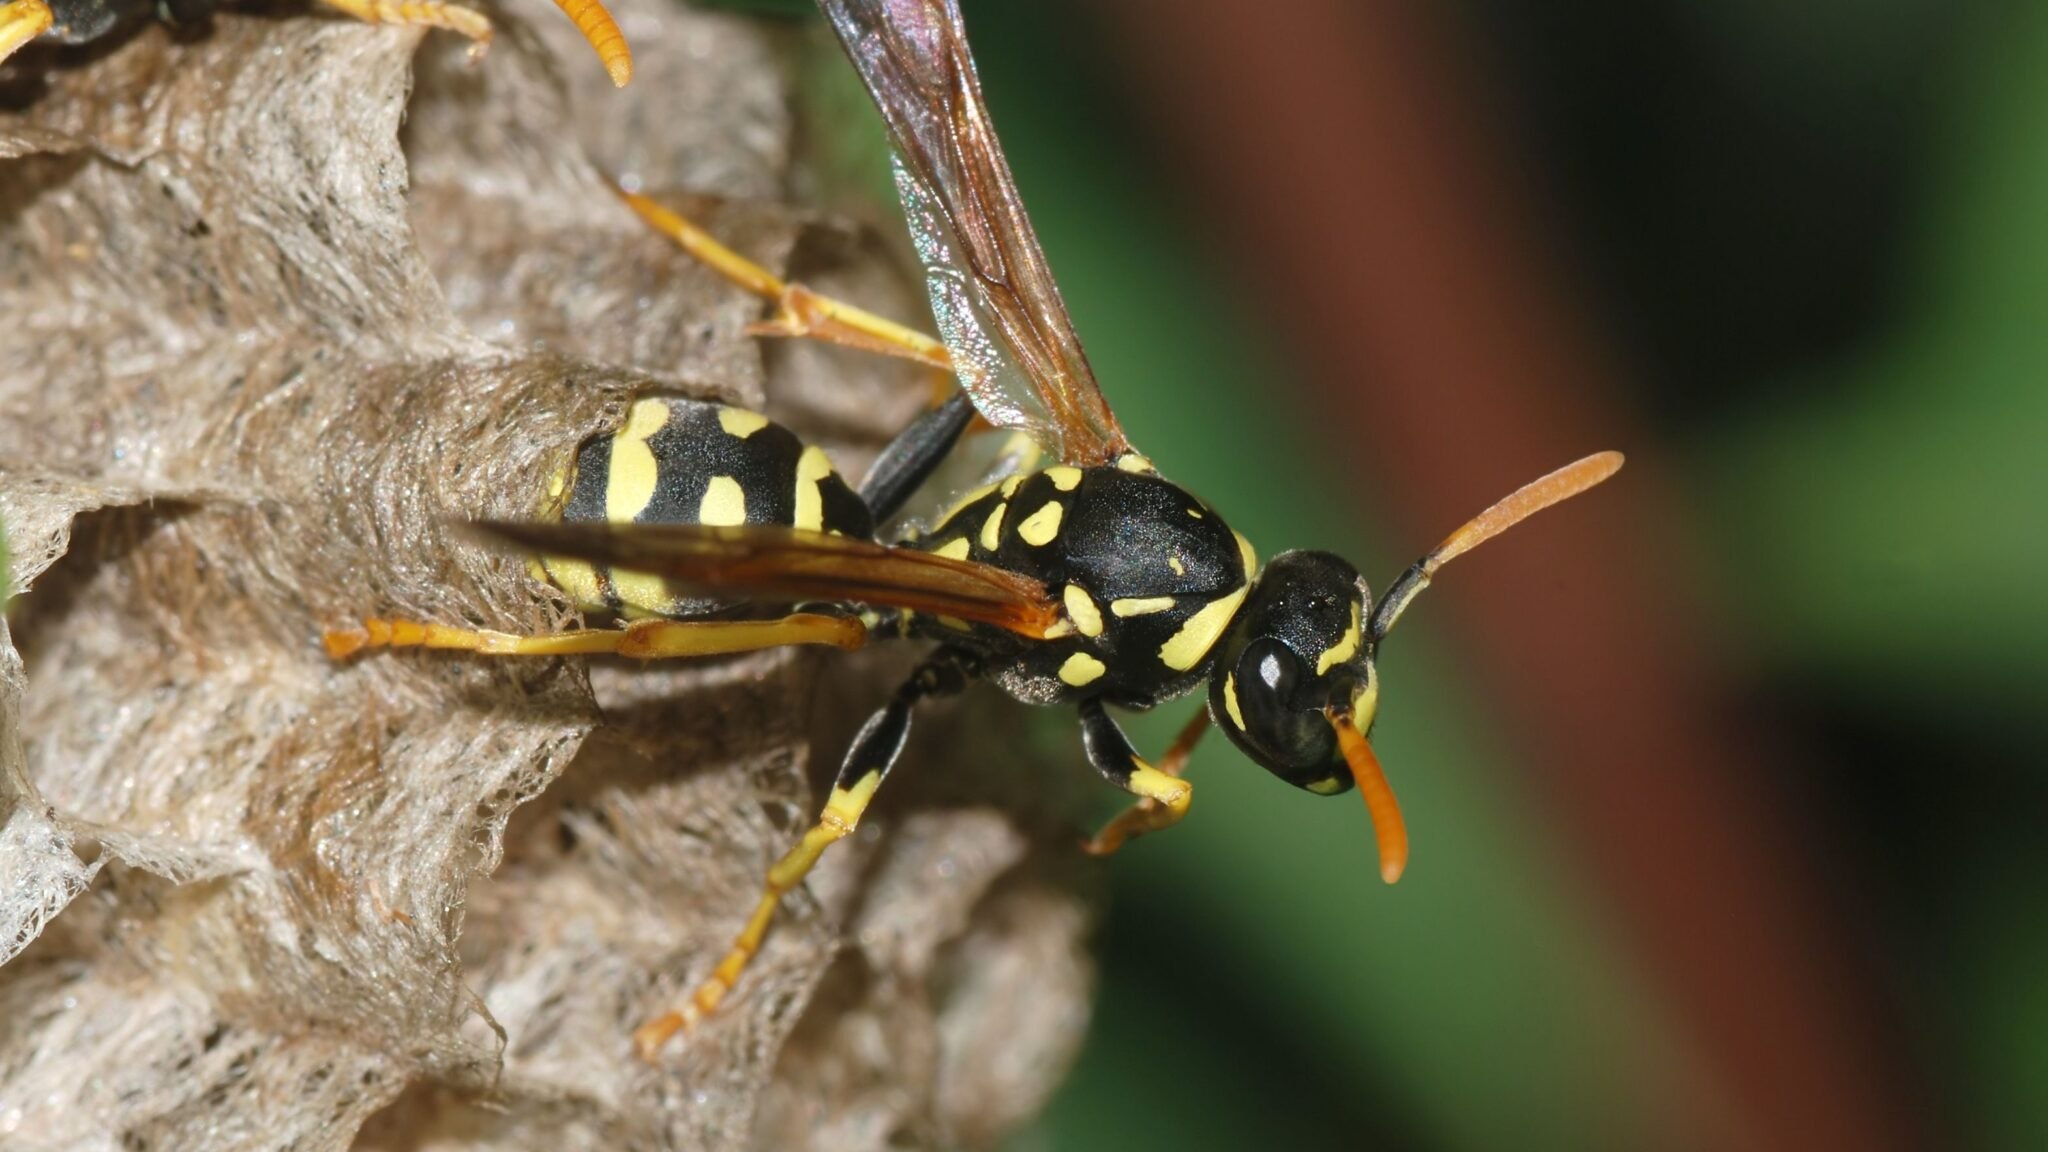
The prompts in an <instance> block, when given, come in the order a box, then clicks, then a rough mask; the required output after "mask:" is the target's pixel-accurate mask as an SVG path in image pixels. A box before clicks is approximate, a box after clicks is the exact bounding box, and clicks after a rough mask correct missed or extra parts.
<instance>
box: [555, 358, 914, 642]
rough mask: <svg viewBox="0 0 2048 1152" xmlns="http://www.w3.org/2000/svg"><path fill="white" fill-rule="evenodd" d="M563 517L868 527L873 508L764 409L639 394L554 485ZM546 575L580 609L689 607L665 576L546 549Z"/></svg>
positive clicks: (865, 534)
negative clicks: (622, 419) (618, 423)
mask: <svg viewBox="0 0 2048 1152" xmlns="http://www.w3.org/2000/svg"><path fill="white" fill-rule="evenodd" d="M549 497H550V499H551V500H553V501H556V502H558V503H559V507H560V510H561V518H562V519H563V520H565V521H570V522H576V521H610V522H613V523H620V524H627V523H635V524H735V525H736V524H775V525H781V526H783V527H788V528H801V529H804V530H806V531H811V532H826V533H837V534H840V535H845V536H857V537H861V538H864V539H865V538H870V537H872V536H873V535H874V521H873V518H872V517H871V516H870V515H869V514H868V507H867V505H866V504H865V503H863V502H862V501H861V498H860V497H859V496H857V495H855V493H854V491H853V489H852V488H850V487H848V486H847V484H846V481H845V480H843V479H841V478H840V476H839V474H838V472H836V471H835V470H834V469H833V467H832V462H831V461H830V460H829V459H827V458H826V456H825V453H824V450H822V449H820V448H818V447H816V446H815V445H809V444H805V443H804V442H803V441H802V440H799V439H798V438H797V436H796V434H795V433H793V432H791V431H790V430H789V429H787V428H784V427H783V426H781V425H780V424H776V423H775V422H773V421H771V420H769V419H768V418H767V417H766V416H763V415H761V414H760V413H758V412H750V411H747V410H746V409H744V408H730V407H727V406H725V405H722V404H708V403H705V402H703V401H698V400H685V399H681V398H677V397H648V398H644V399H641V400H638V401H636V402H634V404H633V407H632V408H631V409H630V410H629V411H628V412H627V415H626V423H625V425H624V426H623V427H621V428H620V429H619V430H618V431H617V432H615V433H613V434H612V435H610V436H600V437H597V438H595V439H593V440H591V441H589V442H588V443H586V444H584V445H583V446H582V447H581V448H580V449H578V450H577V453H576V460H575V464H574V466H573V467H572V468H569V469H565V470H564V472H562V473H560V474H558V475H557V476H556V477H555V479H554V481H553V482H552V484H551V485H550V488H549ZM541 568H542V571H543V573H544V575H545V576H546V577H547V578H548V579H549V580H550V581H552V582H553V583H554V584H555V585H556V586H557V587H559V588H561V589H562V590H563V591H564V592H567V593H568V594H569V596H570V598H571V599H573V600H575V601H576V602H577V604H578V605H579V606H581V607H583V608H586V609H590V610H604V609H608V610H610V611H614V612H619V613H622V614H624V615H627V616H679V615H690V614H694V612H695V611H696V610H699V609H701V607H702V606H703V605H702V602H701V601H697V600H693V599H691V598H689V597H686V596H683V595H679V594H678V593H676V592H675V591H674V590H672V589H670V588H669V587H668V585H667V582H666V581H663V580H661V579H660V578H658V577H653V576H646V575H642V574H639V573H632V572H614V571H612V570H610V569H608V568H606V567H604V566H603V565H592V564H587V563H584V562H582V561H576V560H562V559H558V558H555V557H547V558H544V559H543V560H542V561H541Z"/></svg>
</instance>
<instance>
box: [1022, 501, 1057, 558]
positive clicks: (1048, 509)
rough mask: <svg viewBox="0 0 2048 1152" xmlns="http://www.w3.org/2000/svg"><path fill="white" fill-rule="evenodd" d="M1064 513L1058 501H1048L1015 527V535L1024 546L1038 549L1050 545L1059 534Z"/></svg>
mask: <svg viewBox="0 0 2048 1152" xmlns="http://www.w3.org/2000/svg"><path fill="white" fill-rule="evenodd" d="M1066 512H1067V510H1066V509H1065V508H1062V507H1060V502H1059V501H1057V500H1049V501H1047V502H1046V505H1045V507H1043V508H1040V509H1039V510H1038V511H1036V512H1033V513H1032V514H1031V515H1029V516H1026V517H1025V518H1024V522H1023V523H1022V524H1019V525H1017V535H1019V536H1022V537H1023V538H1024V542H1025V543H1026V544H1032V545H1036V546H1039V547H1043V546H1045V545H1047V544H1050V543H1052V538H1053V537H1055V536H1057V535H1059V534H1060V517H1062V516H1064V515H1066Z"/></svg>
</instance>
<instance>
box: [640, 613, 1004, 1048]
mask: <svg viewBox="0 0 2048 1152" xmlns="http://www.w3.org/2000/svg"><path fill="white" fill-rule="evenodd" d="M966 686H967V676H966V672H965V669H963V668H962V666H961V665H960V663H959V662H958V659H957V657H956V655H955V654H953V653H949V652H947V651H945V650H943V649H942V650H941V651H939V652H937V653H935V654H934V655H933V656H932V657H931V659H929V660H926V661H925V662H924V663H923V664H921V665H919V666H918V669H917V671H915V672H913V673H911V676H910V679H909V680H907V681H905V682H904V684H903V686H902V687H900V688H898V689H897V690H896V695H895V696H894V697H892V698H891V699H890V701H889V703H888V704H886V705H884V706H883V707H882V708H881V709H880V710H879V711H877V712H876V713H875V714H874V715H873V716H870V717H868V722H867V723H866V724H865V725H863V726H862V728H861V730H860V734H859V735H858V736H855V737H854V740H853V747H852V748H851V749H849V750H848V751H847V753H846V760H845V761H844V762H843V763H842V764H841V765H840V768H839V777H838V779H836V780H835V781H833V784H832V795H831V796H830V797H829V798H828V799H827V800H826V801H825V811H824V812H823V813H822V814H821V815H819V817H818V822H817V823H816V824H815V825H813V826H812V827H811V830H810V831H808V832H805V833H804V837H803V839H801V840H799V841H797V842H796V846H795V847H793V848H791V849H790V850H789V851H787V852H785V853H783V854H782V859H780V860H777V861H776V862H775V866H774V867H772V868H770V869H768V881H767V883H766V884H764V885H762V887H761V899H760V900H759V901H758V902H757V903H756V904H755V905H754V914H753V915H752V916H749V917H747V924H746V927H744V928H742V929H740V934H739V936H738V937H736V938H735V939H734V940H733V942H732V948H731V949H730V950H728V951H727V952H726V954H725V958H724V959H722V960H720V961H719V962H718V967H716V968H714V969H712V970H711V975H710V976H708V977H706V978H705V980H704V982H703V983H702V984H699V985H697V990H696V991H695V992H692V993H691V994H690V998H689V1000H687V1001H685V1002H684V1003H683V1005H682V1006H681V1007H680V1008H678V1009H676V1010H675V1011H672V1012H666V1013H663V1014H662V1015H660V1016H658V1017H656V1018H655V1019H653V1020H650V1021H648V1022H647V1023H646V1024H644V1025H642V1026H641V1027H640V1029H639V1030H638V1031H636V1032H634V1033H633V1047H634V1049H635V1050H636V1051H638V1052H639V1053H640V1058H641V1059H643V1060H648V1061H652V1060H653V1059H654V1058H655V1056H656V1055H657V1054H658V1053H659V1052H660V1051H661V1046H662V1045H663V1044H666V1043H667V1042H668V1039H669V1037H671V1036H674V1035H675V1034H676V1033H677V1032H680V1031H682V1030H684V1029H686V1028H689V1027H691V1026H693V1025H695V1024H696V1023H697V1021H699V1020H702V1019H703V1018H704V1017H706V1016H708V1015H710V1014H711V1013H712V1012H713V1011H714V1010H715V1009H717V1007H718V1005H719V1004H720V1002H722V1001H723V1000H724V999H725V996H726V993H728V992H731V991H732V989H733V986H734V985H735V984H738V983H739V979H740V974H741V973H743V972H745V971H746V970H747V964H748V962H750V961H752V960H753V958H754V954H755V953H756V952H759V951H760V950H761V941H762V939H763V938H764V937H766V936H767V934H768V924H769V922H770V921H772V920H774V919H775V910H776V908H777V907H779V906H780V905H781V903H782V898H783V896H785V895H787V894H788V892H789V890H790V889H792V888H795V887H796V886H797V885H798V884H801V883H803V879H804V877H805V876H807V875H809V874H810V871H811V866H812V865H813V864H816V863H817V862H818V857H820V856H822V855H824V854H825V849H827V848H830V847H831V846H832V845H834V844H836V843H838V842H839V841H840V840H843V839H845V838H846V837H847V836H848V835H849V834H851V833H852V832H853V830H854V828H855V827H856V826H857V825H859V824H860V817H861V813H863V812H866V811H867V808H868V801H870V800H872V799H874V797H875V790H876V789H878V788H880V787H881V786H882V780H883V778H884V777H886V776H887V775H888V774H889V769H890V768H892V767H894V766H895V764H896V758H897V757H898V756H900V755H901V754H902V752H903V742H904V741H905V740H907V739H908V738H909V736H910V714H911V710H912V709H913V708H914V707H915V706H916V705H917V702H918V701H919V700H922V699H924V698H925V697H927V696H950V695H952V694H954V693H956V692H958V691H960V690H961V689H962V688H964V687H966Z"/></svg>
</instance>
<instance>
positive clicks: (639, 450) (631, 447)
mask: <svg viewBox="0 0 2048 1152" xmlns="http://www.w3.org/2000/svg"><path fill="white" fill-rule="evenodd" d="M667 423H668V405H667V404H664V403H662V402H661V401H659V400H637V401H634V403H633V407H632V408H631V409H629V410H627V413H626V426H625V427H624V428H621V429H619V431H618V434H617V435H615V436H613V437H612V465H611V471H610V472H609V474H607V475H606V476H605V485H604V515H605V519H607V520H610V521H612V522H614V523H618V524H628V523H631V522H632V520H633V518H634V517H636V516H638V515H640V513H641V512H642V511H643V510H644V509H645V508H646V507H647V503H648V501H650V500H652V499H654V486H655V482H656V481H657V480H658V479H660V471H659V469H657V468H656V467H655V463H654V451H653V449H651V448H649V447H648V446H647V438H648V437H649V436H652V435H654V434H655V433H656V432H659V431H661V428H662V426H663V425H665V424H667Z"/></svg>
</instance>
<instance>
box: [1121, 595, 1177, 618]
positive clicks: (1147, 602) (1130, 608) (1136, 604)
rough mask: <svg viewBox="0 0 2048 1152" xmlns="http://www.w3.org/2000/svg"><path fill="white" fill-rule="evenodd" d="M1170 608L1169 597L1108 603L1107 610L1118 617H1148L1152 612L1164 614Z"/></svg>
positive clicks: (1146, 597)
mask: <svg viewBox="0 0 2048 1152" xmlns="http://www.w3.org/2000/svg"><path fill="white" fill-rule="evenodd" d="M1171 607H1173V597H1171V596H1141V597H1136V598H1131V599H1124V600H1111V601H1110V602H1109V610H1110V611H1111V612H1114V613H1116V614H1117V615H1119V616H1150V615H1152V614H1153V613H1154V612H1164V611H1166V610H1167V609H1168V608H1171Z"/></svg>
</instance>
